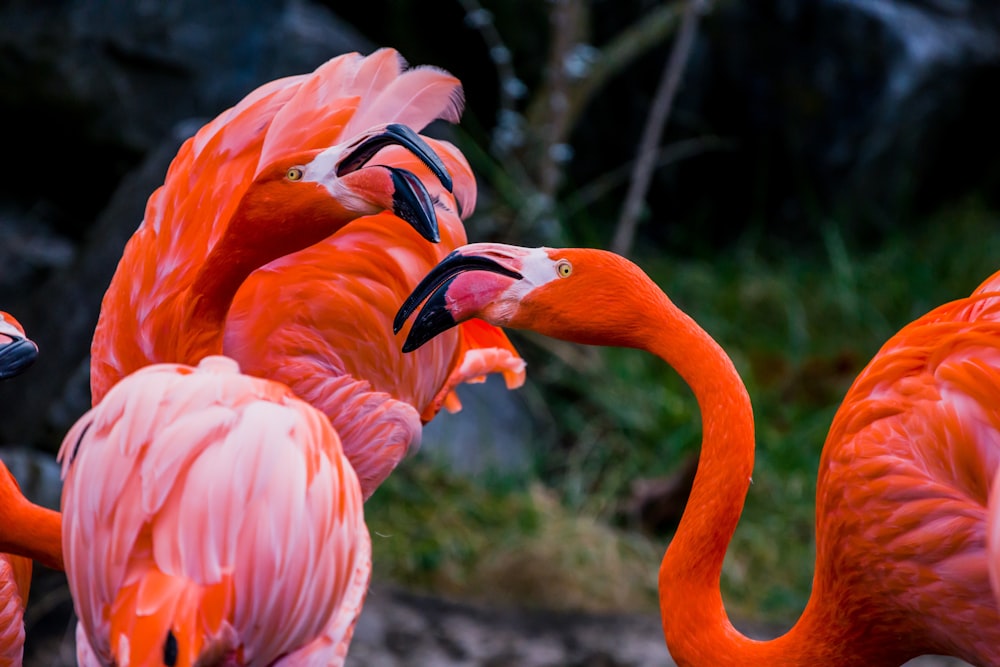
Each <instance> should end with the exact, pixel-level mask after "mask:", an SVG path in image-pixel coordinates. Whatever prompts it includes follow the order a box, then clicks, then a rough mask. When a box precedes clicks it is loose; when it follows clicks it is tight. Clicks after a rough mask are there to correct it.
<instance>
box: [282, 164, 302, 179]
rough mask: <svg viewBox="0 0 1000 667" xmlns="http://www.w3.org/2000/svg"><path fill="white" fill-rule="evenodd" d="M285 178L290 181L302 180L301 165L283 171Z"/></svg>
mask: <svg viewBox="0 0 1000 667" xmlns="http://www.w3.org/2000/svg"><path fill="white" fill-rule="evenodd" d="M285 178H287V179H288V180H290V181H300V180H302V168H301V167H291V168H290V169H289V170H288V171H286V172H285Z"/></svg>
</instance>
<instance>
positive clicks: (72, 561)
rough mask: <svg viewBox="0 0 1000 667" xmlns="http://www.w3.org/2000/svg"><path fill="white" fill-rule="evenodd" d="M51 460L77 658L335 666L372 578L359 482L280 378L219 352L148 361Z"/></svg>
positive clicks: (331, 434) (92, 662)
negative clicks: (195, 358) (261, 374)
mask: <svg viewBox="0 0 1000 667" xmlns="http://www.w3.org/2000/svg"><path fill="white" fill-rule="evenodd" d="M59 460H60V462H61V464H62V470H63V479H64V487H63V496H62V510H63V524H62V539H63V544H64V546H65V549H66V576H67V579H68V581H69V588H70V592H71V593H72V596H73V602H74V608H75V610H76V613H77V616H78V619H79V621H78V624H77V633H76V636H77V658H78V662H79V664H81V665H85V666H97V665H109V664H115V665H120V666H122V667H125V666H127V665H130V664H131V665H154V664H158V665H170V666H178V667H190V666H192V665H206V664H213V665H223V664H224V665H279V664H280V665H288V666H293V665H341V664H343V661H344V657H345V656H346V653H347V648H348V644H349V642H350V638H351V634H352V632H353V627H354V623H355V620H356V619H357V616H358V614H359V613H360V611H361V606H362V604H363V601H364V598H365V594H366V592H367V588H368V580H369V576H370V572H371V543H370V538H369V535H368V530H367V528H366V526H365V523H364V516H363V500H362V497H361V487H360V485H359V483H358V479H357V475H355V474H354V471H353V469H352V468H351V466H350V464H349V463H348V461H347V459H346V458H345V457H344V455H343V451H342V449H341V447H340V440H339V438H338V437H337V434H336V432H335V431H334V430H333V428H332V426H331V425H330V422H329V420H328V419H327V418H326V416H325V415H323V414H322V413H321V412H319V411H318V410H316V409H315V408H313V407H312V406H310V405H309V404H308V403H306V402H304V401H302V400H301V399H299V398H297V397H296V396H295V395H294V394H292V392H291V391H290V390H289V389H288V388H287V387H285V386H284V385H281V384H278V383H276V382H272V381H269V380H265V379H261V378H255V377H251V376H248V375H245V374H242V373H240V372H239V366H238V364H237V363H236V362H235V361H233V360H232V359H229V358H227V357H222V356H209V357H205V358H204V359H203V360H202V361H201V362H200V363H199V364H198V366H197V367H191V366H187V365H182V364H154V365H150V366H147V367H145V368H143V369H140V370H139V371H137V372H135V373H133V374H132V375H130V376H128V377H127V378H125V379H123V380H121V381H120V382H118V383H117V384H116V385H115V386H114V387H113V388H112V389H111V390H110V391H109V392H108V394H107V395H106V396H105V397H104V400H102V401H101V402H100V403H99V404H98V405H97V406H96V407H94V408H92V409H91V410H90V411H89V412H87V413H86V414H85V415H84V416H83V417H81V419H80V420H79V421H78V422H77V423H76V424H75V425H74V426H73V427H72V428H71V429H70V431H69V432H68V433H67V435H66V438H65V439H64V440H63V444H62V447H61V448H60V451H59ZM95 482H96V483H95Z"/></svg>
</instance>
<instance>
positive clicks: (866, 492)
mask: <svg viewBox="0 0 1000 667" xmlns="http://www.w3.org/2000/svg"><path fill="white" fill-rule="evenodd" d="M998 276H1000V274H997V276H994V277H993V279H992V280H994V281H996V280H998ZM989 282H990V281H987V283H989ZM984 284H985V283H984ZM998 464H1000V294H996V293H993V292H991V291H990V290H985V291H977V292H976V293H974V294H973V295H972V296H970V297H968V298H966V299H961V300H958V301H955V302H952V303H949V304H945V305H944V306H941V307H939V308H937V309H935V310H933V311H931V312H930V313H928V314H927V315H925V316H924V317H922V318H920V319H918V320H916V321H915V322H913V323H911V324H910V325H908V326H906V327H905V328H903V329H902V330H901V331H900V332H899V333H898V334H897V335H896V336H894V337H893V338H892V339H890V340H889V341H888V342H887V343H886V344H885V345H884V346H883V348H882V349H881V350H880V351H879V353H878V354H877V355H876V356H875V358H874V359H873V360H872V362H871V363H870V364H869V365H868V367H867V368H866V369H865V370H864V371H863V372H862V373H861V374H860V375H859V377H858V378H857V380H856V381H855V383H854V385H853V386H852V388H851V389H850V391H849V392H848V394H847V396H846V398H845V400H844V402H843V404H842V406H841V408H840V409H839V411H838V412H837V414H836V416H835V418H834V421H833V425H832V427H831V430H830V434H829V436H828V438H827V443H826V446H825V447H824V450H823V456H822V460H821V464H820V471H819V479H818V485H817V487H818V488H817V508H816V517H817V529H816V532H817V570H818V572H817V575H816V579H815V580H816V581H817V582H823V583H822V585H824V586H827V585H828V586H829V587H830V588H831V589H832V590H830V591H828V592H829V594H830V595H831V599H833V600H839V601H840V603H841V604H843V608H844V609H848V608H851V606H852V605H854V604H856V603H857V604H860V602H859V601H860V598H861V596H862V595H863V596H864V599H865V600H866V602H865V604H866V605H869V606H870V604H871V603H870V601H871V600H872V599H874V600H881V601H882V603H881V604H883V605H884V607H885V610H886V613H887V614H888V613H889V612H890V610H895V611H896V613H899V610H901V609H910V610H913V611H920V612H921V614H919V617H920V618H923V619H925V621H926V622H925V624H924V625H923V626H921V627H918V628H917V629H916V631H915V636H916V638H915V639H914V641H929V642H932V645H933V646H937V647H940V646H952V647H954V648H953V651H954V653H953V654H954V655H960V656H961V655H965V656H966V659H973V661H975V660H974V656H975V655H977V654H973V653H969V652H968V651H969V649H968V647H970V646H978V645H980V644H982V647H981V649H980V650H981V651H983V652H980V653H978V655H988V654H989V652H990V651H992V650H993V649H992V648H989V647H988V644H989V643H990V642H992V643H993V646H996V645H998V644H1000V613H998V610H997V606H996V604H995V602H994V593H993V589H992V588H991V585H990V569H991V567H992V569H994V570H996V569H997V566H996V565H995V563H996V562H997V554H998V552H997V551H996V550H992V553H991V549H990V547H989V544H988V540H987V532H988V526H989V525H990V523H992V524H996V523H997V519H996V518H995V515H994V517H993V518H989V515H990V512H991V509H990V498H991V495H992V496H994V497H995V493H996V489H995V488H991V487H995V485H994V480H995V478H996V473H997V470H998V468H1000V465H998ZM859 563H860V564H861V566H860V567H859V566H858V564H859ZM821 568H822V569H825V570H826V571H825V572H822V573H820V572H819V570H820V569H821ZM834 573H836V574H834ZM845 573H846V574H845ZM827 582H829V583H827ZM814 597H816V596H814ZM820 597H821V596H820ZM870 612H871V610H870V609H869V610H868V613H870ZM915 616H917V615H916V614H915ZM909 625H910V626H912V625H913V623H912V618H911V619H910V622H909ZM983 628H991V630H989V631H984V630H983ZM993 628H996V630H992V629H993ZM973 635H975V636H973Z"/></svg>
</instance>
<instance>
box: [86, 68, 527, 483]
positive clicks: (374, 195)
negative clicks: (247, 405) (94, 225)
mask: <svg viewBox="0 0 1000 667" xmlns="http://www.w3.org/2000/svg"><path fill="white" fill-rule="evenodd" d="M404 65H405V63H404V62H403V60H402V58H401V57H400V56H399V54H398V53H397V52H395V51H393V50H391V49H382V50H379V51H377V52H375V53H373V54H372V55H370V56H368V57H362V56H360V55H358V54H348V55H344V56H340V57H337V58H334V59H333V60H331V61H329V62H327V63H326V64H324V65H323V66H321V67H320V68H318V69H317V70H316V71H315V72H313V73H312V74H308V75H303V76H298V77H289V78H286V79H281V80H279V81H275V82H272V83H269V84H266V85H264V86H262V87H261V88H259V89H258V90H256V91H254V92H252V93H251V94H250V95H248V96H247V97H246V98H245V99H244V100H243V101H241V102H240V103H239V104H237V105H236V106H235V107H234V108H233V109H231V110H229V111H227V112H226V113H223V114H222V115H220V116H219V117H218V118H216V119H215V120H213V121H212V122H210V123H209V124H207V125H206V126H205V127H204V128H202V129H201V130H200V131H199V132H198V133H197V135H196V136H195V137H193V138H192V139H190V140H189V141H188V142H187V143H185V144H184V146H183V147H182V148H181V149H180V151H179V153H178V155H177V157H176V158H175V159H174V161H173V164H172V165H171V167H170V170H169V172H168V174H167V177H166V180H165V182H164V185H163V186H162V187H160V188H159V189H158V190H157V191H156V192H155V193H154V194H153V195H152V196H151V197H150V200H149V203H148V205H147V209H146V215H145V220H144V221H143V223H142V225H141V226H140V228H139V230H138V231H137V232H136V234H135V235H134V236H133V237H132V239H131V240H130V241H129V243H128V245H127V247H126V249H125V252H124V255H123V257H122V260H121V263H120V265H119V267H118V270H117V272H116V274H115V276H114V278H113V279H112V282H111V285H110V287H109V289H108V291H107V293H106V295H105V297H104V301H103V304H102V307H101V314H100V318H99V321H98V325H97V330H96V332H95V336H94V341H93V345H92V350H91V358H92V362H91V389H92V397H93V402H94V404H97V403H98V402H99V401H100V400H101V398H102V397H103V396H104V394H105V393H106V392H107V391H108V389H109V388H110V387H111V386H112V385H113V384H114V383H115V382H117V381H118V380H119V379H121V378H122V377H124V376H125V375H127V374H128V373H130V372H132V371H134V370H136V369H137V368H140V367H142V366H144V365H146V364H149V363H153V362H163V361H166V362H184V363H195V362H197V360H198V358H199V357H198V355H199V354H203V353H204V351H205V350H207V349H213V350H214V349H218V350H220V351H223V352H224V353H225V354H226V355H227V356H230V357H232V358H234V359H236V360H237V361H238V362H239V363H240V366H241V368H242V369H243V371H244V372H246V373H249V374H251V375H258V376H261V377H267V378H270V379H274V380H278V381H280V382H283V383H285V384H287V385H288V386H289V387H291V388H292V390H293V391H294V392H295V393H296V394H297V395H299V396H300V397H302V398H304V399H306V400H308V401H309V402H310V403H312V404H313V405H315V406H316V407H318V408H319V409H320V410H322V411H323V412H325V413H326V414H327V416H329V417H330V418H331V420H332V421H333V423H334V426H335V428H336V429H337V431H338V433H339V435H340V437H341V439H342V441H343V444H344V451H345V452H346V453H347V456H348V458H349V459H350V460H351V463H352V465H354V466H355V469H356V470H357V472H358V474H359V476H360V478H361V481H362V487H363V489H364V492H365V496H366V497H367V496H368V495H370V493H371V492H372V491H373V490H374V489H375V487H377V486H378V484H379V483H381V481H382V480H383V479H385V477H386V476H387V475H388V474H389V472H391V470H392V469H393V468H394V467H395V465H396V464H397V463H398V461H399V460H400V459H401V458H402V456H403V455H404V454H405V453H406V452H407V451H409V450H411V449H413V448H414V447H415V446H416V444H418V443H419V439H420V432H421V418H423V421H426V420H427V419H430V418H431V417H432V416H433V414H434V413H435V412H436V411H437V408H438V407H440V406H441V405H442V404H445V405H447V406H448V407H452V408H454V407H457V405H458V404H457V401H456V400H455V398H454V395H453V394H452V389H453V388H454V387H455V385H457V384H459V383H461V382H464V381H474V380H476V379H479V378H480V377H482V376H483V375H484V374H485V373H487V372H491V371H494V370H498V371H502V372H504V373H505V374H506V376H507V379H508V384H509V385H511V386H513V385H516V384H518V383H519V382H521V381H522V380H523V362H522V361H521V359H520V357H518V356H517V354H516V352H514V350H513V348H512V347H511V345H510V343H509V341H508V340H507V338H506V336H505V335H504V334H503V332H502V331H500V330H499V329H496V328H494V327H484V326H483V325H477V326H469V327H463V328H462V330H461V331H460V332H459V333H454V332H452V334H450V335H448V336H445V337H443V338H442V339H441V340H440V341H438V342H436V343H435V344H433V345H431V346H429V347H428V348H427V349H426V350H423V351H422V352H421V353H420V354H419V355H417V356H416V357H405V356H404V355H402V354H401V353H400V351H399V350H398V346H396V345H395V343H394V339H393V336H392V333H391V330H390V323H391V319H392V315H393V314H394V312H395V309H396V305H397V304H398V303H399V301H400V300H401V299H402V298H403V297H404V296H405V295H406V294H408V293H409V291H410V290H411V289H412V288H413V286H414V285H415V284H416V281H417V280H419V278H420V277H422V276H423V274H424V273H426V271H427V270H429V269H430V268H431V267H432V266H434V265H435V264H436V263H437V262H438V261H439V260H440V259H441V258H443V257H444V255H445V254H447V252H449V251H450V250H451V249H453V248H454V247H457V246H458V245H461V244H464V243H465V242H466V239H465V230H464V227H463V225H462V222H461V219H460V217H459V216H460V214H465V215H467V214H469V213H470V212H471V211H472V208H473V206H474V204H475V194H476V191H475V180H474V178H473V176H472V173H471V170H470V169H469V166H468V164H467V163H466V161H465V159H464V157H463V156H462V155H461V153H460V152H459V151H458V150H457V149H455V148H454V147H453V146H451V145H450V144H448V143H447V142H443V141H435V140H432V139H426V138H421V137H419V136H418V135H416V134H415V133H413V132H412V131H410V130H407V129H406V128H407V127H413V128H417V129H420V128H423V127H424V126H425V125H427V124H428V123H430V122H431V121H434V120H435V119H444V120H447V121H450V122H457V121H458V118H459V115H460V113H461V107H462V104H463V97H462V89H461V84H460V83H459V81H458V80H457V79H455V78H454V77H452V76H451V75H449V74H447V73H446V72H444V71H442V70H439V69H436V68H433V67H417V68H412V69H409V70H405V69H404ZM388 144H398V145H388ZM331 145H333V147H331V148H327V147H328V146H331ZM376 151H379V152H378V155H377V157H376V156H375V153H376ZM362 167H363V168H362ZM449 171H450V172H451V176H453V177H454V181H453V180H452V179H451V178H450V177H449V174H448V172H449ZM380 211H386V213H383V214H381V215H374V216H373V217H367V218H363V216H370V215H371V214H375V213H378V212H380ZM396 216H399V217H403V218H405V219H407V220H408V221H409V222H411V224H413V227H414V229H410V228H408V227H405V226H402V225H398V224H396V223H395V221H396ZM357 218H361V219H358V220H355V219H357ZM352 220H354V222H353V223H352V224H350V225H348V226H346V227H345V225H347V223H348V222H351V221H352ZM433 220H437V223H438V225H439V226H440V232H436V233H440V235H441V237H442V241H443V243H441V244H440V245H441V248H440V249H439V248H437V247H436V246H434V245H432V244H428V243H426V242H425V240H424V239H421V238H420V236H421V235H422V236H424V237H425V238H429V237H433V238H435V239H436V235H435V234H432V233H431V231H432V230H431V229H430V226H431V221H433ZM341 228H343V229H341ZM337 230H341V231H340V232H339V233H336V234H334V232H337ZM414 230H416V231H414ZM418 232H419V234H418ZM331 235H332V236H331ZM296 251H297V252H296ZM192 329H197V330H198V331H199V332H200V333H199V335H197V336H195V335H192V334H191V333H190V331H191V330H192ZM206 337H208V339H207V340H206ZM216 337H218V338H220V339H221V340H223V342H222V343H221V345H222V347H219V345H220V343H219V342H218V341H216V340H215V338H216Z"/></svg>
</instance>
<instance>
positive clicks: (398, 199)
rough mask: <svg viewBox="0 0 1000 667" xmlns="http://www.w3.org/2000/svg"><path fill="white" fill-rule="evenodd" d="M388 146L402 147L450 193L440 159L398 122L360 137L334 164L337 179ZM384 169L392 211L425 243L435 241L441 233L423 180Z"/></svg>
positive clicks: (449, 180) (389, 168)
mask: <svg viewBox="0 0 1000 667" xmlns="http://www.w3.org/2000/svg"><path fill="white" fill-rule="evenodd" d="M391 145H397V146H402V147H403V148H405V149H406V150H408V151H410V152H411V153H413V154H414V155H415V156H416V157H417V158H418V159H419V160H420V161H421V162H423V163H424V165H426V167H427V168H428V169H430V171H431V173H433V174H434V175H435V176H436V177H437V179H438V180H439V181H440V182H441V185H443V186H444V188H445V189H446V190H447V191H448V192H451V191H452V187H453V183H452V180H451V174H449V173H448V170H447V169H446V168H445V166H444V162H442V161H441V158H439V157H438V155H437V153H435V152H434V151H433V150H431V147H430V146H428V145H427V143H426V142H425V141H424V140H423V139H421V138H420V135H419V134H417V133H416V132H414V131H413V130H412V129H410V128H409V127H407V126H406V125H400V124H399V123H390V124H389V125H387V126H386V127H385V129H384V130H382V131H381V132H378V133H375V134H370V135H368V136H366V137H364V138H363V139H362V140H361V141H360V143H358V145H357V146H355V147H354V149H353V150H351V152H350V153H348V154H347V155H346V156H345V157H344V158H342V159H341V160H340V162H339V163H338V164H337V168H336V174H337V176H343V175H344V174H349V173H351V172H354V171H357V170H359V169H361V168H363V167H364V166H366V165H367V164H368V162H369V161H370V160H371V159H372V158H373V157H374V156H375V154H376V153H378V152H379V151H380V150H382V149H383V148H385V147H386V146H391ZM385 168H386V169H388V170H389V173H390V174H391V176H392V183H393V185H394V186H395V190H394V192H393V194H392V202H393V211H392V212H393V213H394V214H395V215H397V216H399V217H400V218H402V219H403V220H406V221H407V222H408V223H410V225H412V226H413V228H414V229H416V230H417V232H419V234H420V235H421V236H423V237H424V238H425V239H427V240H428V241H430V242H432V243H437V242H439V241H440V240H441V234H440V232H439V231H438V224H437V214H436V213H435V211H434V200H433V198H432V197H431V195H430V193H429V192H427V187H426V186H425V185H424V184H423V181H421V180H420V179H419V178H417V176H416V175H415V174H414V173H413V172H411V171H409V170H406V169H401V168H398V167H389V166H385Z"/></svg>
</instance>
